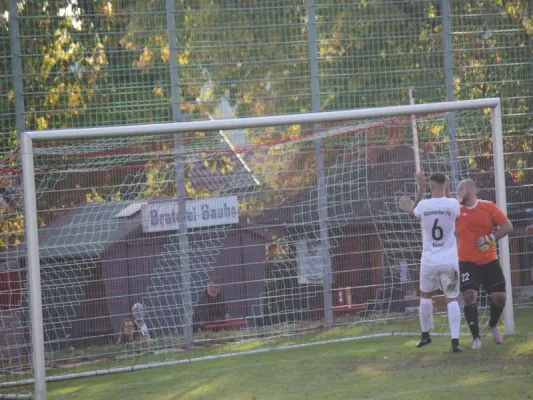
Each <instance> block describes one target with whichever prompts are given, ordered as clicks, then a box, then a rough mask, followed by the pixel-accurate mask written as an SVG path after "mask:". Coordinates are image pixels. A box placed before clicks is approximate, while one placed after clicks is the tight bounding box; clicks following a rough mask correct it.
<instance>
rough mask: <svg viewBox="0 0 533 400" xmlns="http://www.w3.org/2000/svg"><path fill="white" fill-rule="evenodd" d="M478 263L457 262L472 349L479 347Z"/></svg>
mask: <svg viewBox="0 0 533 400" xmlns="http://www.w3.org/2000/svg"><path fill="white" fill-rule="evenodd" d="M479 269H480V267H479V265H476V264H473V263H469V262H459V270H460V275H461V292H462V293H463V299H464V303H465V304H464V308H463V310H464V315H465V319H466V322H467V324H468V328H469V329H470V332H471V333H472V349H474V350H479V349H481V338H480V336H479V317H478V305H477V297H478V292H479V287H480V286H481V276H480V270H479Z"/></svg>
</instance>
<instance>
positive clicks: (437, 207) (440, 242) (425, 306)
mask: <svg viewBox="0 0 533 400" xmlns="http://www.w3.org/2000/svg"><path fill="white" fill-rule="evenodd" d="M416 178H417V182H418V193H417V197H416V199H415V202H414V209H413V213H414V215H415V216H416V217H417V218H418V219H420V222H421V227H422V258H421V260H420V310H419V317H420V327H421V331H422V336H421V338H420V341H419V342H418V343H417V345H416V347H423V346H426V345H428V344H430V343H431V337H430V335H429V331H430V329H431V321H432V319H433V302H432V300H431V298H432V297H433V293H434V292H435V291H437V290H442V292H443V293H444V295H445V297H446V303H447V308H448V321H449V323H450V333H451V336H452V351H453V352H454V353H459V352H461V351H462V350H461V348H460V347H459V330H460V324H461V310H460V308H459V303H458V302H457V297H458V296H459V283H460V282H459V259H458V256H457V240H456V237H455V220H456V219H457V218H458V217H459V215H460V206H459V202H458V201H457V200H456V199H452V198H450V197H448V196H449V192H450V183H449V179H448V178H447V177H446V176H445V175H444V174H441V173H434V174H432V175H431V177H430V178H429V185H430V189H431V198H430V199H423V198H424V196H425V193H426V179H425V177H424V173H422V172H419V173H417V175H416Z"/></svg>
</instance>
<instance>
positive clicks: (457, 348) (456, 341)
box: [452, 339, 463, 353]
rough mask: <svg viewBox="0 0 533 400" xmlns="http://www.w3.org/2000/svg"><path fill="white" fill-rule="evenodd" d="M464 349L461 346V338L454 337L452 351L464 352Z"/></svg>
mask: <svg viewBox="0 0 533 400" xmlns="http://www.w3.org/2000/svg"><path fill="white" fill-rule="evenodd" d="M462 352H463V350H462V349H461V347H460V346H459V339H452V353H462Z"/></svg>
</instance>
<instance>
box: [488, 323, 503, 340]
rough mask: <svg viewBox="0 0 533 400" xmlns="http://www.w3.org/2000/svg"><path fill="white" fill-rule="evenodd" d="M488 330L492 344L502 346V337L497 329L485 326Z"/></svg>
mask: <svg viewBox="0 0 533 400" xmlns="http://www.w3.org/2000/svg"><path fill="white" fill-rule="evenodd" d="M487 328H488V330H489V331H490V333H492V338H493V339H494V343H496V344H503V336H502V335H501V334H500V331H499V330H498V327H497V326H495V327H490V326H489V325H487Z"/></svg>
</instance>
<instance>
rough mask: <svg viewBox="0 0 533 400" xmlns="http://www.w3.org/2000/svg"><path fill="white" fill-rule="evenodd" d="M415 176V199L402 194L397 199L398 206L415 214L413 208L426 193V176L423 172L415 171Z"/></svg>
mask: <svg viewBox="0 0 533 400" xmlns="http://www.w3.org/2000/svg"><path fill="white" fill-rule="evenodd" d="M415 176H416V180H417V183H418V191H417V193H416V197H415V200H414V201H413V199H411V198H410V197H409V196H402V197H400V198H399V199H398V208H399V209H400V210H402V211H405V212H408V213H410V214H412V215H415V216H416V213H415V208H416V206H417V205H418V203H420V202H421V201H422V200H423V199H424V195H425V194H426V178H425V177H424V173H423V172H417V173H416V175H415Z"/></svg>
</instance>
